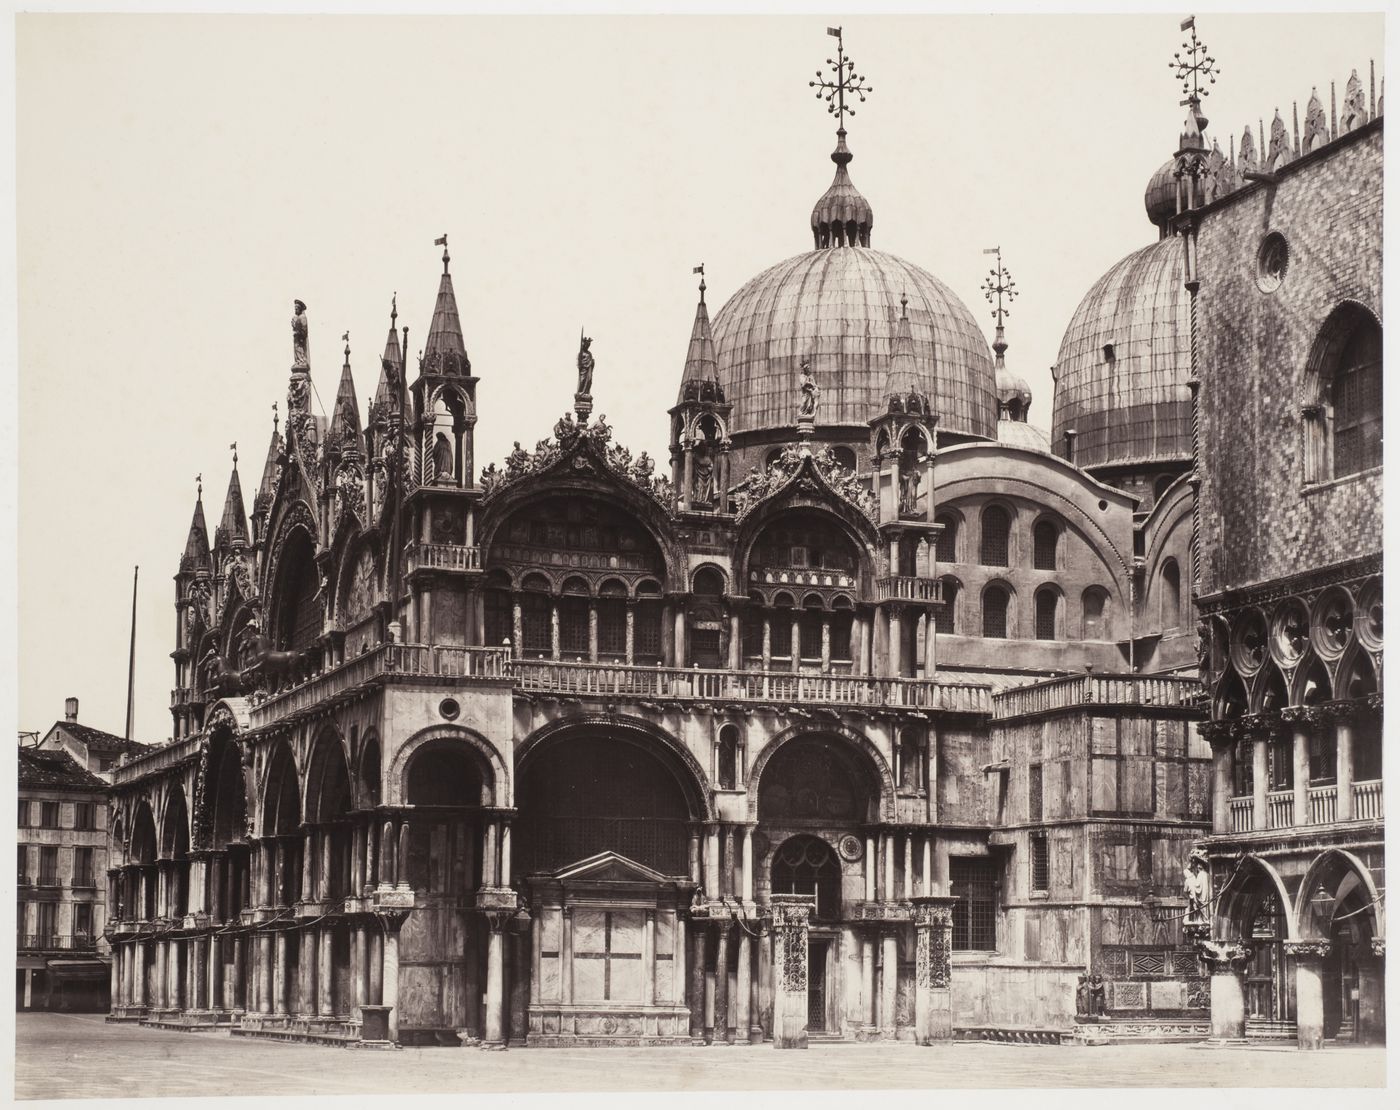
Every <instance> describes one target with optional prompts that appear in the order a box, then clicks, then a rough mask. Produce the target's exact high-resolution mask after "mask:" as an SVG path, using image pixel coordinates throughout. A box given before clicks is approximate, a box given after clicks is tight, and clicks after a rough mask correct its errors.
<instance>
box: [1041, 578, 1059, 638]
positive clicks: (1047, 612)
mask: <svg viewBox="0 0 1400 1110" xmlns="http://www.w3.org/2000/svg"><path fill="white" fill-rule="evenodd" d="M1059 608H1060V598H1059V595H1058V594H1057V593H1055V591H1054V590H1050V589H1042V590H1038V591H1037V592H1036V595H1035V638H1036V639H1037V640H1053V639H1055V618H1056V616H1057V615H1058V612H1059Z"/></svg>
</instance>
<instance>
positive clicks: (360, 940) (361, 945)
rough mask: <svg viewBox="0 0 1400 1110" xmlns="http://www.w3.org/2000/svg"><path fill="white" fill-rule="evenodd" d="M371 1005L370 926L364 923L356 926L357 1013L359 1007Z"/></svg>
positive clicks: (358, 1015) (357, 1013)
mask: <svg viewBox="0 0 1400 1110" xmlns="http://www.w3.org/2000/svg"><path fill="white" fill-rule="evenodd" d="M367 1005H369V928H368V926H366V925H364V924H360V925H356V926H355V1010H356V1012H355V1014H354V1015H353V1016H354V1017H356V1018H359V1017H360V1013H359V1008H360V1007H361V1006H367Z"/></svg>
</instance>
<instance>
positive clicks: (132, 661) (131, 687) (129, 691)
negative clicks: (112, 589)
mask: <svg viewBox="0 0 1400 1110" xmlns="http://www.w3.org/2000/svg"><path fill="white" fill-rule="evenodd" d="M140 577H141V568H140V567H139V566H138V567H136V568H135V570H134V571H133V572H132V575H131V654H130V655H129V657H128V658H127V664H126V738H127V739H128V740H130V739H131V723H132V714H133V713H134V712H135V711H136V583H137V581H138V580H139V579H140Z"/></svg>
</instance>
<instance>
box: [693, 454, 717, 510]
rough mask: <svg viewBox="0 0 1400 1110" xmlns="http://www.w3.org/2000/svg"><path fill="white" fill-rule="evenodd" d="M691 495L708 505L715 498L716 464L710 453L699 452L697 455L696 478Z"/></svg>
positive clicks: (695, 500)
mask: <svg viewBox="0 0 1400 1110" xmlns="http://www.w3.org/2000/svg"><path fill="white" fill-rule="evenodd" d="M690 496H691V500H692V501H694V502H696V503H697V504H700V505H708V504H709V503H710V502H711V501H713V500H714V499H715V464H714V461H713V460H712V459H711V458H710V456H709V454H708V453H706V454H698V453H697V455H696V457H695V478H694V482H693V484H692V489H691V495H690Z"/></svg>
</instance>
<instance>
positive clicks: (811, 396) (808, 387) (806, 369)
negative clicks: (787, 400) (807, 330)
mask: <svg viewBox="0 0 1400 1110" xmlns="http://www.w3.org/2000/svg"><path fill="white" fill-rule="evenodd" d="M798 373H799V374H800V375H801V377H800V379H799V381H798V386H797V388H798V391H799V396H798V402H797V419H798V420H799V421H803V422H805V423H814V422H815V421H816V419H817V402H818V400H820V398H821V390H819V389H818V388H817V383H816V381H815V380H813V378H812V363H811V361H810V360H808V359H805V358H804V359H803V360H802V364H801V366H800V367H799V368H798Z"/></svg>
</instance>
